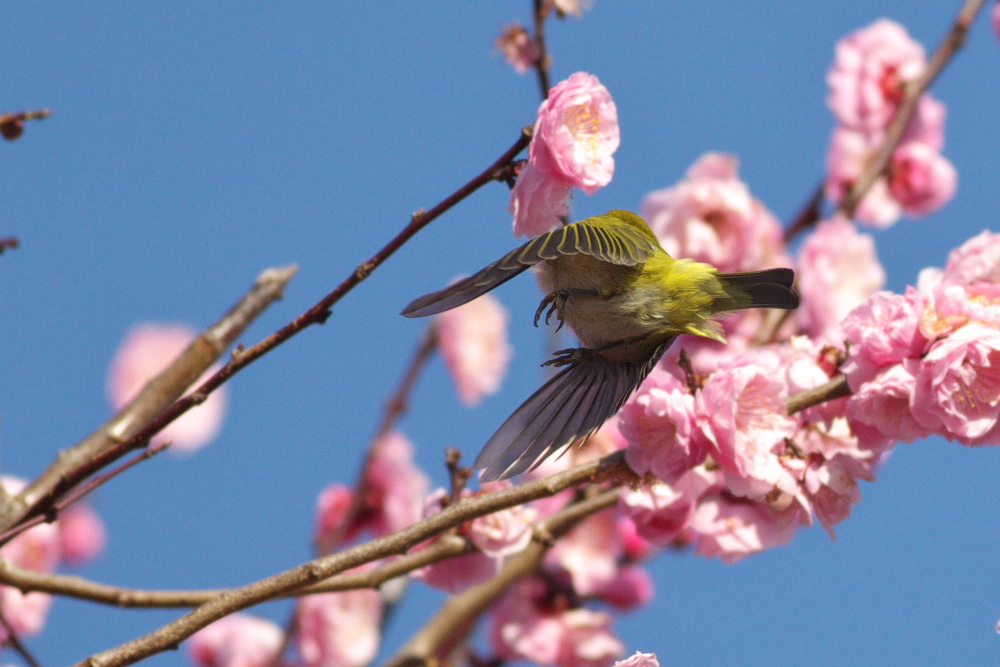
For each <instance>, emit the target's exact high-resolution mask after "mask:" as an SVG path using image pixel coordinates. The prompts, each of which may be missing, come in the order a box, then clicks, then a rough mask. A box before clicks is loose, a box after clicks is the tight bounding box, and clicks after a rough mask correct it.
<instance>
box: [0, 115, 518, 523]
mask: <svg viewBox="0 0 1000 667" xmlns="http://www.w3.org/2000/svg"><path fill="white" fill-rule="evenodd" d="M530 141H531V128H530V127H526V128H523V129H522V131H521V134H520V136H519V137H518V139H517V141H516V142H514V145H513V146H511V147H510V148H509V149H508V150H507V151H506V152H505V153H504V154H503V155H502V156H501V157H500V158H499V159H498V160H497V161H496V162H494V163H493V164H492V165H490V166H489V167H488V168H487V169H486V170H485V171H483V172H482V173H481V174H480V175H479V176H476V177H475V178H473V179H472V180H471V181H469V182H468V183H466V184H465V185H464V186H462V187H461V188H459V189H458V190H456V191H455V192H454V193H453V194H452V195H450V196H448V197H446V198H445V199H444V200H442V201H441V202H440V203H439V204H438V205H437V206H435V207H434V208H432V209H431V210H430V211H426V212H418V213H415V214H414V215H413V216H412V218H411V220H410V223H409V224H408V225H407V226H406V227H405V228H404V229H403V230H402V231H401V232H400V233H399V234H398V235H396V237H395V238H393V239H392V240H391V241H390V242H389V243H387V244H386V245H385V246H384V247H383V248H382V249H381V250H379V251H378V252H377V253H376V254H375V255H374V256H372V258H371V259H369V260H368V261H366V262H363V263H362V264H360V265H359V266H358V267H357V268H356V269H355V270H354V271H353V272H352V273H351V274H350V275H349V276H348V277H347V279H345V280H344V281H343V282H342V283H341V284H340V285H339V286H337V288H336V289H334V290H333V291H332V292H330V293H329V294H327V295H326V296H325V297H323V298H322V299H320V300H319V301H318V302H317V303H316V304H315V305H314V306H313V307H312V308H310V309H309V310H307V311H306V312H304V313H302V314H301V315H299V316H298V317H297V318H295V319H294V320H292V321H291V322H290V323H288V324H287V325H285V326H284V327H282V328H281V329H279V330H278V331H276V332H274V333H273V334H271V335H270V336H268V337H267V338H265V339H264V340H262V341H261V342H259V343H257V344H256V345H253V346H252V347H249V348H246V349H245V350H242V351H237V352H234V353H233V358H232V359H231V360H230V361H229V363H227V364H226V365H225V366H223V367H222V368H221V369H220V370H219V371H218V372H216V373H215V374H214V375H212V377H210V378H208V379H207V380H206V381H205V382H203V383H202V384H201V385H200V386H199V387H198V388H197V389H196V390H195V391H194V392H192V393H190V394H188V395H187V396H185V397H184V398H181V399H179V400H177V401H175V402H174V403H173V404H172V405H170V407H168V408H167V409H166V410H164V411H163V412H161V413H160V414H159V415H158V416H157V417H156V418H154V419H152V420H151V421H148V422H144V425H143V426H142V427H141V428H139V429H138V431H136V432H134V433H131V434H130V435H128V436H127V437H123V438H122V439H121V441H120V442H119V443H118V444H116V445H114V446H112V447H109V448H108V449H106V450H103V451H101V452H100V454H98V455H96V456H93V457H91V458H88V459H85V460H83V461H79V460H75V461H74V463H73V464H72V465H64V464H63V463H62V460H61V459H60V460H58V461H57V462H56V464H54V465H53V466H52V467H51V468H50V469H49V470H50V471H52V470H53V469H55V471H56V473H57V476H56V478H55V479H53V478H52V476H51V475H50V472H49V471H47V472H46V473H45V474H43V476H42V477H41V478H39V480H36V482H35V483H33V484H32V485H31V486H30V487H29V488H28V489H27V490H26V491H25V492H24V493H23V494H22V495H21V496H19V498H20V499H21V504H22V505H23V508H22V509H21V510H20V511H18V512H16V513H9V512H8V513H4V515H3V516H0V529H2V530H8V529H10V528H11V527H12V526H13V525H15V524H17V523H19V522H20V521H23V520H25V519H27V518H30V517H31V516H34V515H37V514H40V513H44V512H45V511H47V510H48V508H49V507H50V506H51V505H52V503H53V502H54V501H55V499H56V498H58V497H59V495H60V494H62V493H65V491H66V490H68V489H70V488H72V487H73V486H75V485H76V484H79V483H80V482H81V481H82V480H84V479H86V478H87V477H88V476H89V475H91V474H93V473H94V472H96V471H97V470H100V469H101V468H103V467H104V466H106V465H108V464H109V463H111V462H112V461H114V460H116V459H118V458H120V457H121V456H123V455H124V454H126V453H127V452H129V451H131V450H133V449H136V448H138V447H142V446H145V443H146V442H148V441H149V439H150V438H152V437H153V436H154V435H156V434H157V433H159V432H160V431H161V430H163V428H165V427H166V426H167V425H168V424H170V423H171V422H173V421H174V420H175V419H177V418H178V417H180V416H181V415H182V414H184V413H185V412H187V411H188V410H190V409H191V408H192V407H194V406H196V405H198V404H200V403H202V402H203V401H204V400H205V399H206V398H207V397H208V395H209V394H211V393H212V392H213V391H215V390H216V389H218V388H219V387H220V386H222V385H223V384H224V383H225V382H226V381H228V380H229V379H230V378H231V377H233V376H234V375H236V373H238V372H239V371H241V370H242V369H244V368H246V367H247V366H249V365H250V364H251V363H253V362H254V361H256V360H257V359H259V358H260V357H261V356H263V355H265V354H267V353H268V352H270V351H271V350H273V349H274V348H276V347H278V346H279V345H281V344H282V343H284V342H285V341H287V340H288V339H290V338H292V337H293V336H295V335H296V334H298V333H299V332H301V331H302V330H304V329H306V328H307V327H309V326H311V325H313V324H322V323H323V322H325V321H326V320H327V318H328V317H329V316H330V314H331V311H330V308H332V307H333V305H334V304H336V303H337V302H338V301H340V299H341V298H343V297H344V295H346V294H347V293H348V292H350V291H351V290H352V289H354V287H356V286H357V285H358V284H359V283H361V281H363V280H364V279H365V278H367V277H368V276H369V275H370V274H371V272H372V271H374V270H375V269H376V268H377V267H378V266H379V265H381V264H382V263H383V262H384V261H385V260H386V259H388V258H389V257H390V256H391V255H392V254H393V253H394V252H396V250H398V249H399V248H400V247H402V245H403V244H404V243H406V242H407V241H408V240H409V239H410V238H412V237H413V236H414V235H415V234H416V233H417V232H419V231H420V230H421V229H423V228H424V227H426V226H427V225H428V224H430V223H431V222H432V221H433V220H434V219H436V218H437V217H439V216H440V215H441V214H442V213H444V212H445V211H447V210H448V209H450V208H452V207H453V206H455V205H456V204H458V203H459V202H460V201H462V200H463V199H465V198H466V197H468V196H469V195H470V194H472V193H473V192H475V191H476V190H478V189H479V188H481V187H482V186H483V185H485V184H486V183H489V182H490V181H492V180H495V179H496V177H497V175H498V174H501V173H502V170H503V168H504V167H505V166H506V165H507V164H509V163H510V162H511V160H513V159H514V158H515V157H516V156H517V154H518V153H520V152H521V151H522V150H524V148H525V147H526V146H527V145H528V143H530ZM43 480H44V481H43Z"/></svg>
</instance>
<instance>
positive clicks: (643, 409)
mask: <svg viewBox="0 0 1000 667" xmlns="http://www.w3.org/2000/svg"><path fill="white" fill-rule="evenodd" d="M619 419H620V428H621V430H622V435H624V436H625V439H626V440H627V441H628V443H629V446H628V448H627V449H626V450H625V460H626V461H627V462H628V464H629V467H630V468H632V470H634V471H635V472H636V474H638V475H640V476H641V475H645V474H646V473H647V472H651V473H653V475H655V476H656V477H657V478H659V479H661V480H663V481H664V482H668V483H669V482H674V481H676V480H677V478H678V477H680V476H681V475H683V474H684V473H685V472H686V471H688V470H690V469H691V468H693V467H694V466H696V465H698V464H699V463H701V462H702V461H703V460H705V456H706V454H707V452H706V451H705V447H704V442H703V440H702V439H699V438H697V437H696V436H697V433H698V432H697V430H696V428H695V411H694V396H692V395H691V392H690V391H688V388H687V387H686V386H685V385H684V384H682V383H681V382H680V381H679V380H677V379H676V378H675V377H674V376H673V375H670V374H669V373H667V372H665V371H662V370H659V369H654V370H653V372H652V373H650V375H649V377H647V378H646V380H645V381H644V382H643V383H642V385H641V386H640V387H639V390H638V391H637V392H636V393H635V394H633V396H632V397H631V398H630V399H629V400H628V402H627V403H626V404H625V405H624V407H623V408H622V409H621V411H620V412H619Z"/></svg>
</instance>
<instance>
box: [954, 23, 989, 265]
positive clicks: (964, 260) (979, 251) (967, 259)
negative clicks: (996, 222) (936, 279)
mask: <svg viewBox="0 0 1000 667" xmlns="http://www.w3.org/2000/svg"><path fill="white" fill-rule="evenodd" d="M998 6H1000V5H998ZM944 271H945V272H944V278H945V279H947V280H952V281H956V282H964V283H973V282H986V283H1000V234H994V233H993V232H991V231H989V230H985V231H984V232H983V233H982V234H979V235H978V236H974V237H972V238H971V239H969V240H968V241H966V242H965V243H963V244H962V245H961V246H959V247H958V248H955V249H954V250H952V251H951V254H950V255H948V263H947V264H946V265H945V270H944Z"/></svg>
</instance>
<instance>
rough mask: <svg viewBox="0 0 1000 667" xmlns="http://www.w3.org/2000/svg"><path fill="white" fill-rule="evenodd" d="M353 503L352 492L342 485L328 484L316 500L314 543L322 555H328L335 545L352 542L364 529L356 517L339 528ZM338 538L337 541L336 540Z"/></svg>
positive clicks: (362, 523) (361, 521) (361, 522)
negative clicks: (348, 523)
mask: <svg viewBox="0 0 1000 667" xmlns="http://www.w3.org/2000/svg"><path fill="white" fill-rule="evenodd" d="M353 503H354V492H353V491H351V489H350V487H348V486H345V485H343V484H330V485H329V486H327V487H326V488H325V489H323V490H322V491H320V494H319V497H318V498H316V537H315V540H316V543H317V544H319V545H321V546H320V551H321V552H322V553H329V552H330V551H332V550H333V548H334V547H336V546H337V544H335V542H337V543H341V544H344V543H347V542H353V541H354V540H355V539H356V538H357V537H358V535H360V534H361V531H362V530H363V529H364V527H365V525H364V521H363V520H360V519H362V517H358V518H357V519H356V520H355V521H353V522H352V523H351V525H350V526H347V527H344V528H342V527H341V524H343V523H344V519H346V518H347V513H348V511H349V510H350V508H351V505H352V504H353ZM338 537H339V540H338V539H337V538H338Z"/></svg>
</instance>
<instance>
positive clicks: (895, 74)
mask: <svg viewBox="0 0 1000 667" xmlns="http://www.w3.org/2000/svg"><path fill="white" fill-rule="evenodd" d="M925 68H926V60H925V57H924V48H923V47H922V46H921V45H920V44H919V43H917V42H915V41H914V40H913V39H912V38H911V37H910V36H909V34H907V32H906V29H905V28H904V27H903V26H901V25H899V24H898V23H896V22H894V21H890V20H888V19H880V20H878V21H875V22H874V23H872V24H871V25H870V26H868V27H866V28H861V29H859V30H856V31H855V32H853V33H851V34H850V35H848V36H847V37H845V38H843V39H841V40H840V41H839V42H838V43H837V54H836V58H835V60H834V63H833V68H832V69H831V70H830V72H829V74H827V77H826V80H827V83H828V84H829V86H830V96H829V97H828V98H827V104H829V106H830V110H831V111H833V114H834V116H836V117H837V120H838V121H840V123H842V124H843V125H845V126H847V127H849V128H852V129H855V130H861V131H864V132H869V133H880V132H881V131H882V130H884V129H885V127H886V126H887V125H888V124H889V121H890V120H892V117H893V115H895V113H896V109H897V108H898V107H899V103H900V102H901V101H902V99H903V94H904V91H903V86H904V84H906V83H907V82H909V81H911V80H913V79H916V78H917V77H919V76H920V75H921V74H923V72H924V69H925Z"/></svg>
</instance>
